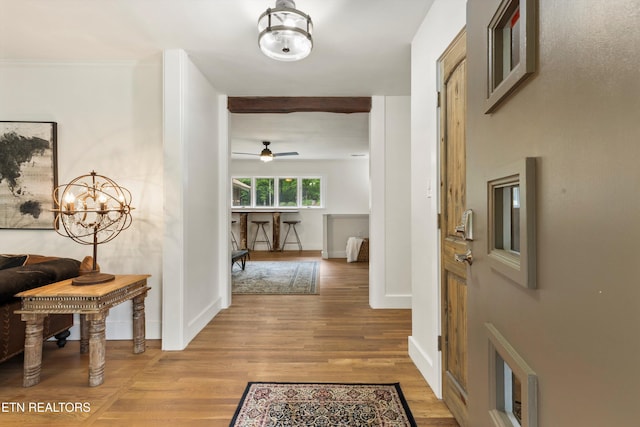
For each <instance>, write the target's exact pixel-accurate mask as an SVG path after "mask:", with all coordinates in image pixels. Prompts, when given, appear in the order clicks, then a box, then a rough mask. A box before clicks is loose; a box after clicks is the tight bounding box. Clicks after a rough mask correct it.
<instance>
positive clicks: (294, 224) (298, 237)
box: [280, 221, 302, 251]
mask: <svg viewBox="0 0 640 427" xmlns="http://www.w3.org/2000/svg"><path fill="white" fill-rule="evenodd" d="M282 222H283V223H284V224H287V225H288V226H289V228H287V233H286V234H285V235H284V241H283V242H282V248H281V249H280V251H284V245H286V244H287V237H289V232H290V231H291V228H292V227H293V234H295V236H296V241H295V242H289V244H290V245H293V244H296V243H297V244H298V250H300V251H301V250H302V242H301V241H300V236H298V230H296V224H300V221H282Z"/></svg>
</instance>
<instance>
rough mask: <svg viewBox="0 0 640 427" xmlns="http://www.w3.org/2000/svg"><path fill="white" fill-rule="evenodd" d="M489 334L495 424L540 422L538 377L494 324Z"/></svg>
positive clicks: (532, 426)
mask: <svg viewBox="0 0 640 427" xmlns="http://www.w3.org/2000/svg"><path fill="white" fill-rule="evenodd" d="M485 327H486V328H487V331H488V336H489V405H490V408H491V409H490V410H489V415H490V417H491V420H492V421H493V425H494V426H495V427H536V426H537V425H538V407H537V397H538V396H537V394H538V376H537V375H536V373H535V372H534V371H533V370H532V369H531V367H530V366H529V365H528V364H527V362H525V360H524V359H523V358H522V357H521V356H520V355H519V354H518V352H517V351H516V350H515V349H514V348H513V347H512V346H511V344H510V343H509V342H508V341H507V339H506V338H505V337H504V336H503V335H502V334H501V333H500V332H499V331H498V330H497V329H496V327H495V326H494V325H493V324H491V323H485Z"/></svg>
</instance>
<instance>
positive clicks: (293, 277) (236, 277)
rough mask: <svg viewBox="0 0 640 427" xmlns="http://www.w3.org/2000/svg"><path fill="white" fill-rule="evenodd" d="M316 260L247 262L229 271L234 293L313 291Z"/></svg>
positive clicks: (316, 267)
mask: <svg viewBox="0 0 640 427" xmlns="http://www.w3.org/2000/svg"><path fill="white" fill-rule="evenodd" d="M319 271H320V263H319V262H318V261H247V265H246V267H245V269H244V271H243V270H241V269H239V268H237V267H234V268H233V272H232V273H231V283H232V291H233V293H234V294H317V293H318V286H317V282H318V273H319Z"/></svg>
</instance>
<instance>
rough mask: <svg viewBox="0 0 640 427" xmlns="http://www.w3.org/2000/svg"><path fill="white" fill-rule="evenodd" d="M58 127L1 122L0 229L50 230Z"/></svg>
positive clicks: (46, 124) (50, 123) (40, 123)
mask: <svg viewBox="0 0 640 427" xmlns="http://www.w3.org/2000/svg"><path fill="white" fill-rule="evenodd" d="M56 138H57V123H55V122H9V121H0V228H5V229H7V228H10V229H53V218H54V214H53V212H52V211H51V210H52V209H53V199H52V193H53V189H54V188H55V187H56V186H57V185H58V177H57V176H58V173H57V172H58V171H57V159H56Z"/></svg>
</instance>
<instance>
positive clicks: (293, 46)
mask: <svg viewBox="0 0 640 427" xmlns="http://www.w3.org/2000/svg"><path fill="white" fill-rule="evenodd" d="M312 31H313V23H312V22H311V17H309V15H307V14H305V13H303V12H300V11H299V10H297V9H296V4H295V2H294V1H293V0H276V7H275V8H273V9H267V11H266V12H265V13H263V14H262V15H260V18H259V19H258V32H259V33H260V35H259V36H258V44H259V45H260V50H262V52H263V53H264V54H265V55H267V56H268V57H269V58H273V59H277V60H278V61H298V60H300V59H303V58H306V57H307V55H309V53H311V49H312V48H313V39H312V37H311V32H312Z"/></svg>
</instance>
